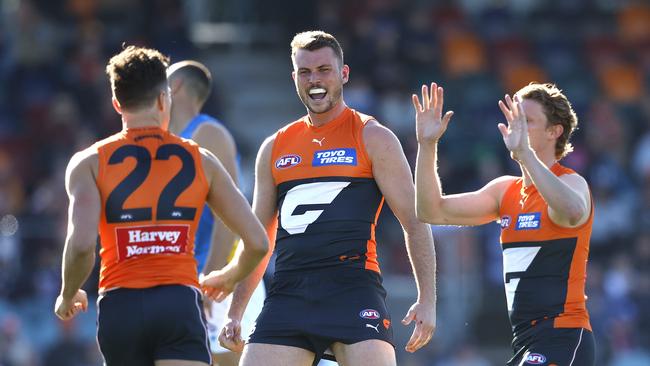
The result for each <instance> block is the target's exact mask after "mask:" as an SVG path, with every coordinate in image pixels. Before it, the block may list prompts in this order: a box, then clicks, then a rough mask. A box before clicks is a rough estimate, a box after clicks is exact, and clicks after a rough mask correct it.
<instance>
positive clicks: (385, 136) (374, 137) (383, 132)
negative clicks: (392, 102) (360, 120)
mask: <svg viewBox="0 0 650 366" xmlns="http://www.w3.org/2000/svg"><path fill="white" fill-rule="evenodd" d="M363 140H364V142H365V145H366V147H371V146H373V145H377V146H381V145H384V144H388V145H393V144H395V143H397V144H398V145H399V140H398V139H397V136H396V135H395V133H393V131H391V130H390V129H389V128H388V127H386V126H384V125H382V124H381V123H379V121H378V120H377V119H376V118H374V117H371V118H370V119H368V120H366V121H365V122H364V124H363Z"/></svg>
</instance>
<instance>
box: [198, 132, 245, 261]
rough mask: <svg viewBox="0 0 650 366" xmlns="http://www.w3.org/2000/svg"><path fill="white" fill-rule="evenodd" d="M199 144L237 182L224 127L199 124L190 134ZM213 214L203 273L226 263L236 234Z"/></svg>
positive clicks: (234, 159) (231, 147)
mask: <svg viewBox="0 0 650 366" xmlns="http://www.w3.org/2000/svg"><path fill="white" fill-rule="evenodd" d="M192 140H194V141H195V142H196V143H197V144H199V146H201V147H203V148H205V149H206V150H208V151H210V152H211V153H213V154H214V155H215V156H216V157H217V159H219V161H220V162H221V164H222V165H223V167H224V168H225V169H226V171H227V172H228V174H230V177H231V178H232V180H233V182H235V185H237V182H238V180H239V179H238V172H237V148H236V146H235V140H234V139H233V137H232V135H231V134H230V133H229V132H228V131H227V130H226V128H225V127H223V126H221V125H217V124H212V123H205V124H202V125H201V126H199V128H198V129H197V130H196V131H195V132H194V135H193V136H192ZM214 216H215V221H214V225H213V227H212V235H211V238H212V240H211V243H212V245H210V250H209V252H208V257H207V260H206V263H205V266H204V267H203V273H206V274H207V273H210V271H213V270H216V269H220V268H223V266H225V265H226V263H228V257H229V254H230V251H231V250H232V246H233V245H234V244H235V242H236V240H237V236H236V235H235V234H234V233H233V232H232V231H231V230H230V229H229V228H228V226H226V225H225V224H224V223H223V221H221V220H220V219H219V217H218V216H216V215H214Z"/></svg>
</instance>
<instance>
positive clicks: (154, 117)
mask: <svg viewBox="0 0 650 366" xmlns="http://www.w3.org/2000/svg"><path fill="white" fill-rule="evenodd" d="M122 127H123V128H124V129H128V128H144V127H158V128H162V129H166V128H167V126H166V125H165V123H164V121H163V118H162V116H161V115H160V114H153V113H151V112H149V111H146V112H135V113H129V112H123V113H122Z"/></svg>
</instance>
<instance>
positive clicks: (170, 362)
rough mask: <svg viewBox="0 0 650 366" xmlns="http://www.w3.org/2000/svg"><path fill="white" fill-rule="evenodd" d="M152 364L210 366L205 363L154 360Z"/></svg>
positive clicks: (157, 365)
mask: <svg viewBox="0 0 650 366" xmlns="http://www.w3.org/2000/svg"><path fill="white" fill-rule="evenodd" d="M154 364H155V365H156V366H210V365H209V364H207V363H205V362H201V361H188V360H156V361H155V362H154Z"/></svg>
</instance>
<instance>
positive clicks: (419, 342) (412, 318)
mask: <svg viewBox="0 0 650 366" xmlns="http://www.w3.org/2000/svg"><path fill="white" fill-rule="evenodd" d="M411 322H415V329H413V334H412V335H411V339H409V341H408V343H407V344H406V347H405V349H406V351H407V352H411V353H413V352H415V351H417V350H419V349H420V348H422V347H424V346H426V345H427V343H429V341H430V340H431V337H433V333H434V332H435V331H436V308H435V305H434V306H431V305H428V304H424V303H419V302H416V303H415V304H413V305H411V308H410V309H409V311H408V313H407V314H406V317H404V319H402V324H404V325H409V324H411Z"/></svg>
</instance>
